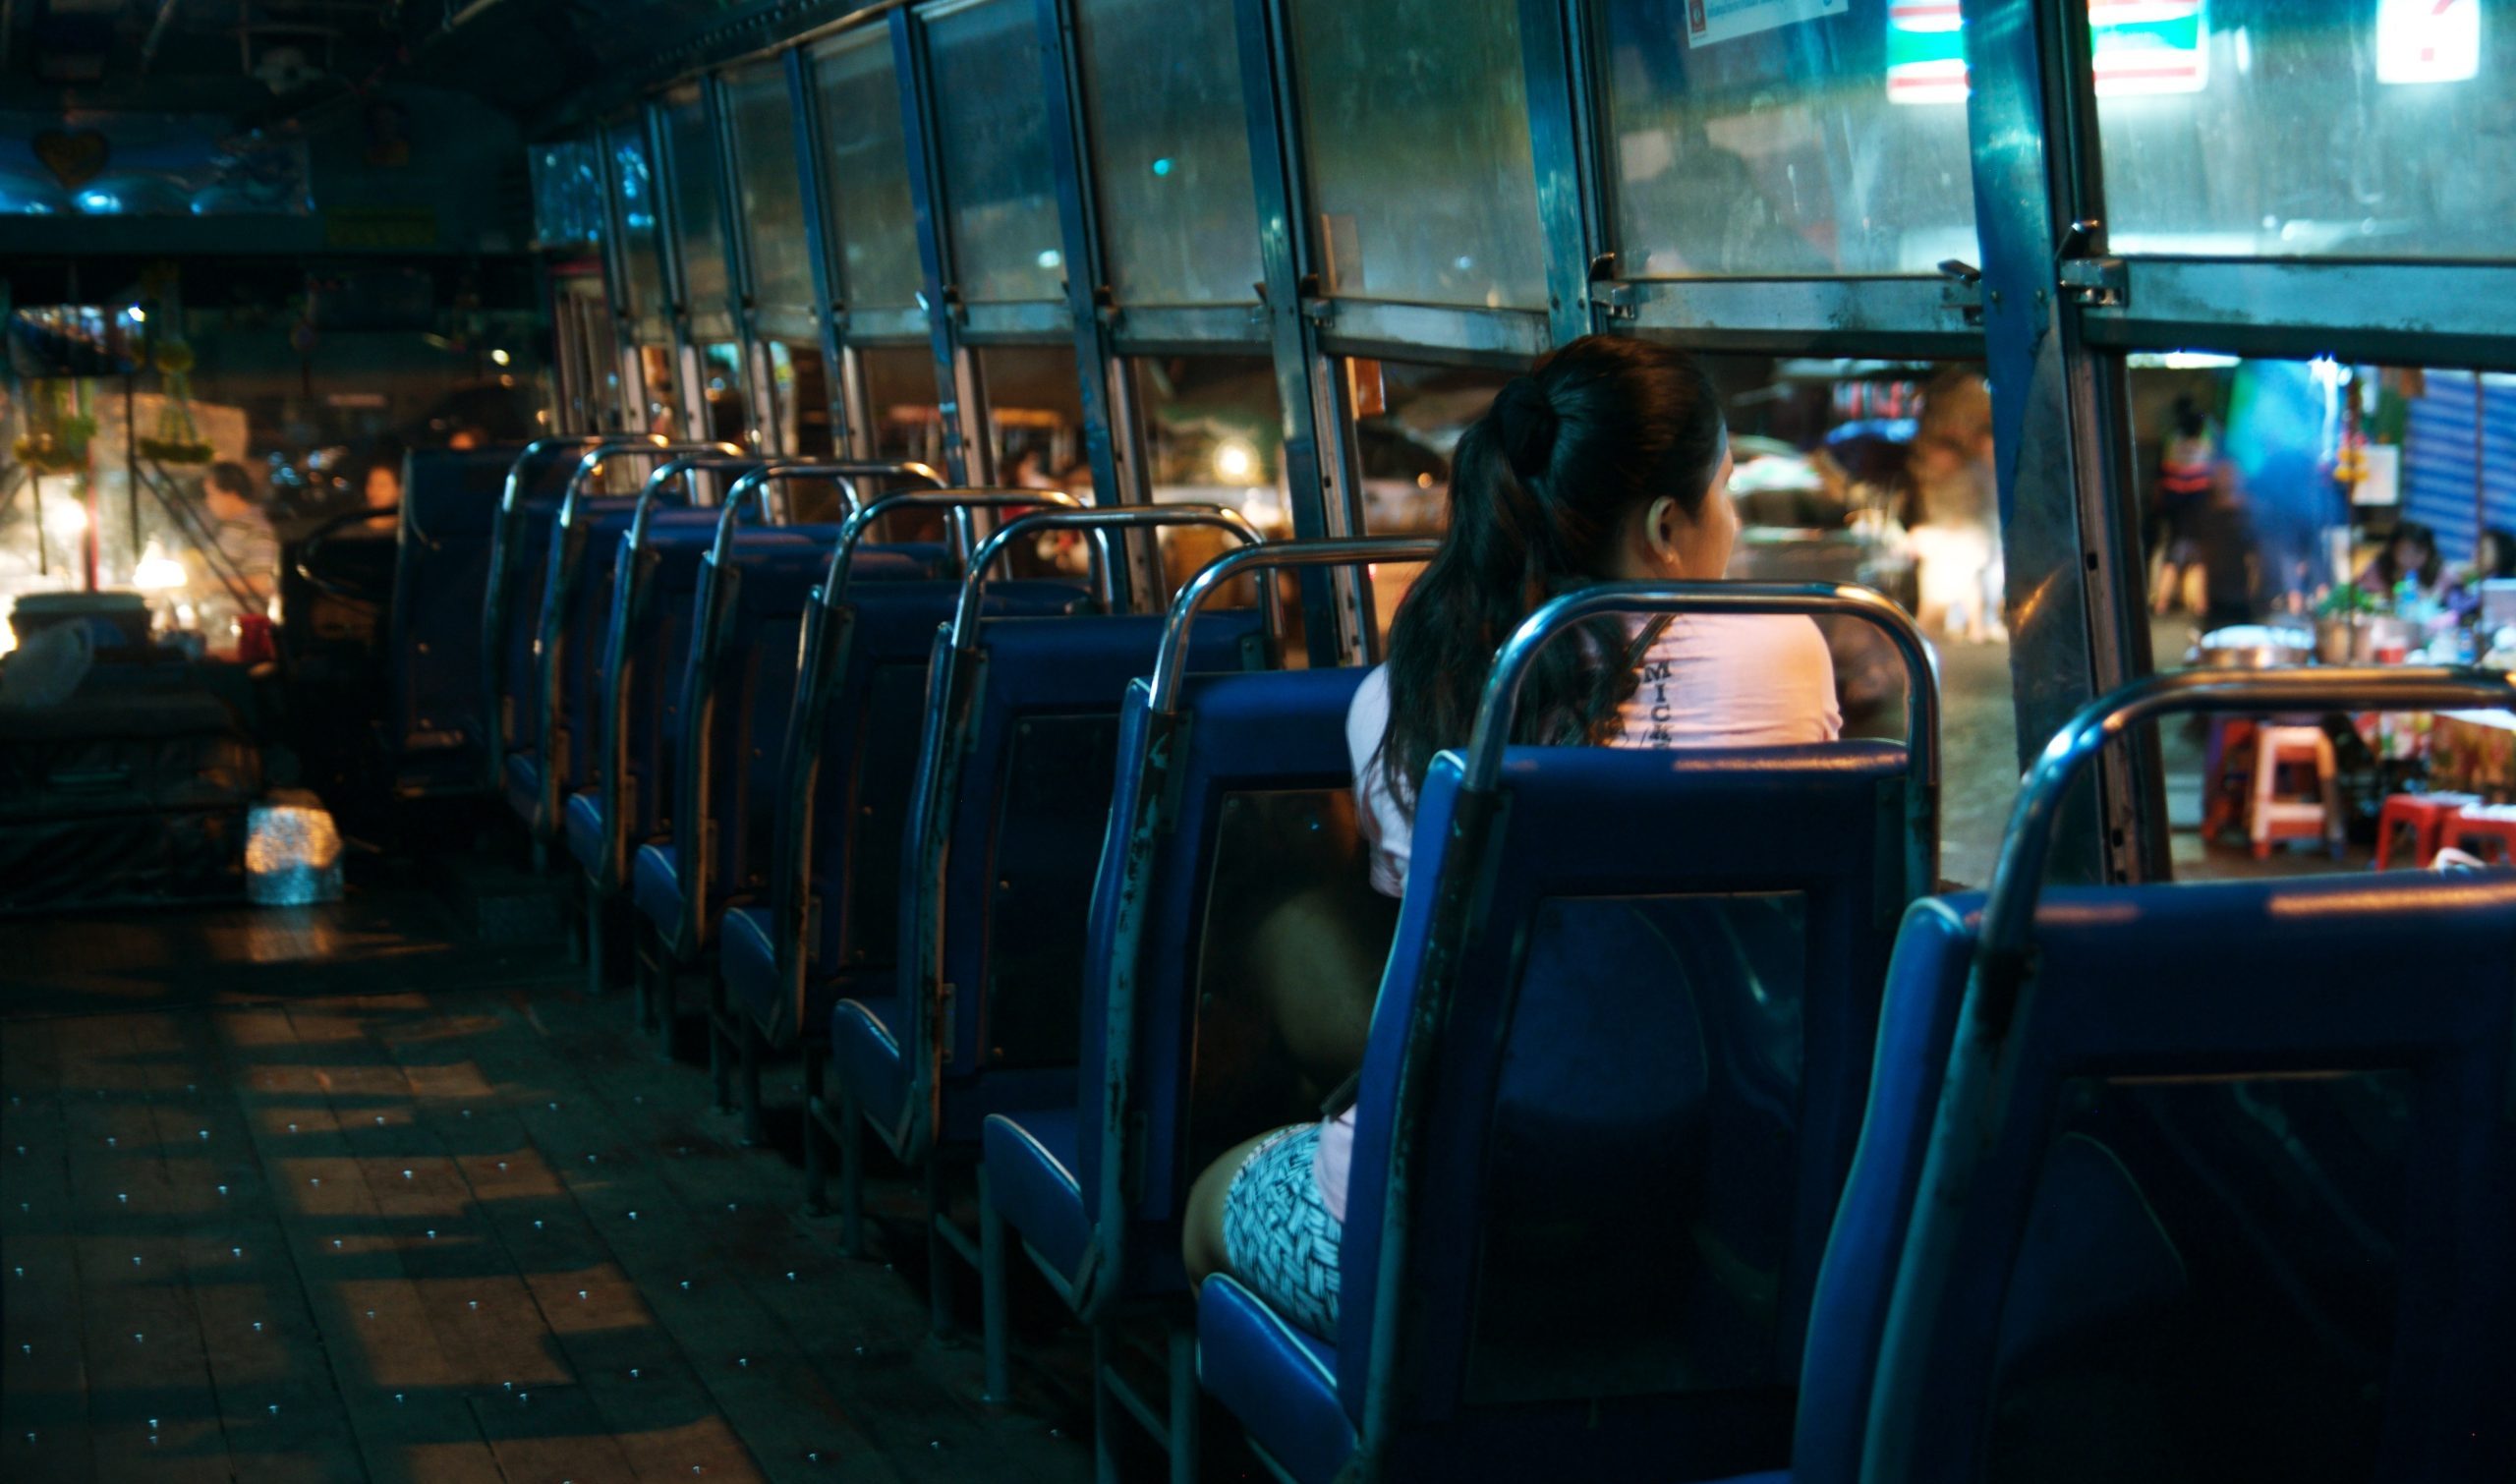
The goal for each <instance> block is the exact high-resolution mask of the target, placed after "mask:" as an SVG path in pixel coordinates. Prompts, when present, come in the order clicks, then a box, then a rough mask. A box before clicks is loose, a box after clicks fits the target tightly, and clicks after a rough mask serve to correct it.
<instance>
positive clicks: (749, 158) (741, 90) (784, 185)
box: [725, 61, 813, 311]
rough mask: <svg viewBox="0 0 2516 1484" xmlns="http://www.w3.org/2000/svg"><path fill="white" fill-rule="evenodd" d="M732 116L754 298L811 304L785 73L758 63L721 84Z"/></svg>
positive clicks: (779, 304) (796, 306) (775, 304)
mask: <svg viewBox="0 0 2516 1484" xmlns="http://www.w3.org/2000/svg"><path fill="white" fill-rule="evenodd" d="M725 102H726V105H727V110H728V111H729V112H730V113H731V114H732V115H733V123H734V161H735V164H736V166H737V167H738V168H739V169H740V171H741V176H740V178H739V179H738V181H737V182H736V188H737V189H738V190H739V191H740V192H741V193H742V196H741V201H742V214H743V220H744V221H745V222H747V223H748V224H749V227H748V233H747V235H748V238H749V241H750V245H751V288H752V300H753V302H754V303H756V304H758V305H760V306H761V307H763V308H765V309H768V308H774V309H790V310H807V311H809V310H810V309H811V308H812V306H813V259H812V255H811V252H810V250H809V249H808V248H807V247H806V246H805V243H804V198H803V186H802V183H801V178H800V176H799V175H798V173H797V171H796V168H795V112H794V109H793V108H792V107H791V106H790V105H789V104H788V102H787V97H786V69H785V68H784V67H783V66H782V65H781V64H779V63H777V62H774V61H771V62H762V63H759V64H757V65H755V66H752V67H747V68H744V69H743V70H741V71H739V72H736V73H734V74H732V75H731V76H730V77H729V78H728V79H727V80H726V84H725Z"/></svg>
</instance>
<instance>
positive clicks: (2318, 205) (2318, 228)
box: [2089, 0, 2516, 257]
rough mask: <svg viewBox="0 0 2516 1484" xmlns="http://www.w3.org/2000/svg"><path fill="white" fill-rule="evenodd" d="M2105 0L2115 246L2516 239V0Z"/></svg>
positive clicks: (2103, 62)
mask: <svg viewBox="0 0 2516 1484" xmlns="http://www.w3.org/2000/svg"><path fill="white" fill-rule="evenodd" d="M2089 9H2090V14H2091V17H2092V19H2094V20H2095V21H2096V23H2097V25H2098V31H2097V41H2098V43H2099V44H2098V48H2097V57H2096V92H2097V124H2098V136H2099V140H2100V143H2102V146H2103V149H2104V158H2105V188H2106V205H2107V207H2108V210H2107V215H2108V216H2109V217H2110V218H2111V219H2112V222H2113V227H2114V233H2113V246H2114V248H2115V250H2116V251H2118V252H2125V253H2172V254H2181V255H2194V256H2203V257H2255V256H2261V257H2507V256H2508V254H2509V248H2508V244H2509V241H2510V233H2511V230H2516V91H2511V89H2510V86H2509V85H2510V83H2511V82H2516V52H2511V51H2510V50H2509V48H2508V42H2509V40H2510V39H2511V33H2510V32H2509V31H2508V30H2506V29H2504V28H2507V27H2509V26H2511V25H2516V9H2512V8H2510V7H2508V6H2506V5H2503V4H2497V3H2489V4H2485V3H2484V0H2212V3H2210V4H2209V5H2207V6H2204V5H2202V4H2201V3H2199V0H2193V3H2187V4H2182V5H2157V4H2143V5H2134V4H2130V3H2126V0H2093V3H2092V4H2091V5H2090V7H2089ZM2109 18H2117V19H2115V20H2114V22H2113V24H2111V25H2109V24H2108V23H2109ZM2110 33H2111V34H2112V35H2114V36H2117V37H2119V38H2120V39H2119V40H2118V41H2117V43H2116V44H2115V45H2113V46H2108V45H2107V44H2106V43H2107V41H2108V39H2109V34H2110ZM2134 40H2138V41H2140V42H2141V43H2142V44H2141V45H2140V46H2139V47H2138V48H2137V49H2136V48H2135V47H2133V46H2132V45H2131V44H2130V43H2131V42H2133V41H2134Z"/></svg>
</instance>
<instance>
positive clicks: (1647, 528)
mask: <svg viewBox="0 0 2516 1484" xmlns="http://www.w3.org/2000/svg"><path fill="white" fill-rule="evenodd" d="M1685 524H1686V514H1685V512H1683V511H1681V510H1680V509H1679V508H1678V502H1677V501H1676V500H1675V499H1672V498H1671V497H1669V496H1668V495H1665V494H1664V495H1662V496H1660V497H1659V498H1658V499H1656V500H1653V501H1652V502H1651V507H1650V508H1649V509H1648V510H1645V511H1644V512H1643V513H1642V540H1643V541H1644V542H1646V543H1647V544H1648V545H1649V546H1650V548H1651V559H1652V560H1653V561H1656V562H1658V563H1659V564H1660V565H1661V566H1663V567H1666V568H1668V569H1670V570H1671V571H1672V572H1675V571H1676V570H1677V567H1678V563H1679V559H1680V558H1679V551H1678V541H1679V538H1680V535H1681V534H1682V531H1683V528H1684V526H1685ZM1679 575H1681V576H1683V575H1684V574H1682V573H1681V574H1679Z"/></svg>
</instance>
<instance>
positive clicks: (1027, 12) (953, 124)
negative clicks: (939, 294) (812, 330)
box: [928, 0, 1065, 304]
mask: <svg viewBox="0 0 2516 1484" xmlns="http://www.w3.org/2000/svg"><path fill="white" fill-rule="evenodd" d="M928 35H929V37H930V39H931V41H932V43H933V50H934V68H933V70H934V74H935V125H936V134H937V136H938V143H939V148H940V150H941V152H942V155H943V163H944V200H945V201H946V203H947V204H948V206H949V209H950V211H951V221H952V254H953V257H954V258H955V263H954V277H955V281H956V283H957V284H958V286H959V288H960V290H961V297H962V298H963V299H964V300H966V301H968V302H970V303H972V304H984V303H998V302H1003V301H1007V300H1040V299H1057V298H1059V297H1061V296H1062V293H1063V290H1062V289H1061V288H1060V287H1059V285H1060V284H1061V283H1062V282H1063V280H1064V277H1065V255H1064V251H1063V249H1062V247H1061V246H1060V243H1061V241H1062V239H1061V238H1059V236H1058V202H1057V192H1056V186H1055V179H1056V177H1055V176H1054V175H1053V174H1052V173H1051V171H1050V169H1049V132H1048V131H1049V119H1048V103H1047V99H1046V96H1045V81H1044V77H1043V74H1042V72H1041V64H1040V38H1039V30H1038V19H1037V17H1036V16H1034V15H1033V13H1032V10H1031V7H1029V6H1027V5H1023V4H1019V3H1016V0H989V3H987V4H983V5H978V6H974V7H972V8H970V9H968V10H960V11H954V12H952V13H951V14H949V15H946V16H942V17H939V18H937V19H935V20H933V21H931V22H929V23H928Z"/></svg>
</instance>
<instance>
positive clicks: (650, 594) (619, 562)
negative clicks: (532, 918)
mask: <svg viewBox="0 0 2516 1484" xmlns="http://www.w3.org/2000/svg"><path fill="white" fill-rule="evenodd" d="M714 543H715V530H714V529H713V528H712V527H709V526H705V525H700V524H673V523H667V524H664V525H660V526H651V527H650V528H649V529H648V530H647V531H646V532H645V533H644V534H643V537H642V541H641V543H640V544H636V545H633V544H632V543H631V542H630V538H629V535H628V533H626V532H623V533H622V534H621V535H620V536H619V537H618V538H616V539H615V540H614V542H613V543H612V567H613V570H614V573H615V577H614V580H613V583H612V592H611V605H610V613H609V616H608V617H607V618H605V620H604V622H603V636H604V637H603V646H602V648H603V657H602V660H601V663H600V686H601V700H600V704H599V710H600V722H599V728H598V729H599V730H600V732H601V740H600V744H599V749H600V759H599V760H598V762H597V764H596V768H595V776H596V779H597V781H598V783H599V784H600V787H601V788H602V791H603V809H602V818H603V822H604V827H605V828H606V829H607V830H608V831H609V834H610V837H611V838H610V849H609V851H608V858H607V860H606V862H605V865H604V869H603V871H602V872H601V882H600V885H603V886H604V887H605V888H606V889H617V888H618V887H619V886H620V885H622V884H623V883H624V882H625V881H626V880H627V869H628V860H629V857H630V856H631V855H632V854H633V853H635V851H636V850H637V848H638V847H639V846H640V845H643V844H645V843H647V842H648V841H650V840H653V839H656V838H658V836H661V835H664V834H667V833H669V832H670V830H671V828H672V810H673V805H674V802H675V801H674V798H673V793H674V787H673V779H674V777H675V776H676V774H675V772H674V763H675V761H676V759H677V758H678V757H679V754H680V741H681V731H682V728H681V697H682V684H683V677H684V672H685V671H686V670H687V669H688V668H689V663H690V614H691V608H692V605H693V604H694V603H695V602H696V601H697V599H698V594H699V573H700V567H701V564H702V562H703V559H704V558H705V557H706V556H707V554H708V550H709V547H710V546H711V545H713V544H714Z"/></svg>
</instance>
